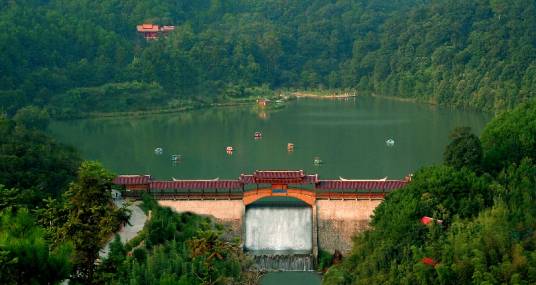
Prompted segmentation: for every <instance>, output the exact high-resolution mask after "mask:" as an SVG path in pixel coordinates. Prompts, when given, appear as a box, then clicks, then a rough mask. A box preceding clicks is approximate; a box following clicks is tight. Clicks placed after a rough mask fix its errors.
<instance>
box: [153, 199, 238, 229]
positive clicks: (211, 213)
mask: <svg viewBox="0 0 536 285" xmlns="http://www.w3.org/2000/svg"><path fill="white" fill-rule="evenodd" d="M158 204H160V206H163V207H170V208H171V209H172V210H174V211H175V212H178V213H183V212H192V213H195V214H198V215H203V216H208V217H210V218H212V219H214V220H215V221H216V222H218V223H221V224H224V225H226V226H228V227H229V228H230V229H231V232H230V233H228V235H226V236H228V237H240V236H241V235H242V219H243V217H244V212H245V207H244V203H243V202H242V200H180V201H173V200H160V201H158Z"/></svg>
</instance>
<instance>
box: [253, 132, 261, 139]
mask: <svg viewBox="0 0 536 285" xmlns="http://www.w3.org/2000/svg"><path fill="white" fill-rule="evenodd" d="M255 139H256V140H260V139H262V133H261V132H255Z"/></svg>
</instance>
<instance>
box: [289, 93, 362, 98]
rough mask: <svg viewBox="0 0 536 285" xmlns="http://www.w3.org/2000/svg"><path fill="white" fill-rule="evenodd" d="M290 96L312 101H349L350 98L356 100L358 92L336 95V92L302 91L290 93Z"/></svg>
mask: <svg viewBox="0 0 536 285" xmlns="http://www.w3.org/2000/svg"><path fill="white" fill-rule="evenodd" d="M290 96H293V97H296V98H312V99H349V98H355V97H357V92H355V91H353V92H344V93H341V94H339V93H336V92H330V91H327V92H302V91H296V92H292V93H290Z"/></svg>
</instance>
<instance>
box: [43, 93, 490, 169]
mask: <svg viewBox="0 0 536 285" xmlns="http://www.w3.org/2000/svg"><path fill="white" fill-rule="evenodd" d="M252 109H254V108H251V107H241V108H236V107H233V108H214V109H207V110H198V111H193V112H186V113H180V114H168V115H153V116H148V117H143V118H113V119H90V120H78V121H64V122H54V123H53V124H52V125H51V129H52V132H53V133H54V134H55V135H56V136H57V137H58V138H59V139H60V140H61V141H63V142H66V143H70V144H72V145H74V146H76V147H77V148H78V149H80V150H81V152H82V154H83V155H84V157H85V158H87V159H96V160H100V161H102V162H103V163H104V165H105V166H106V167H108V168H110V169H112V170H113V171H115V172H116V173H123V174H127V173H132V174H134V173H140V174H146V173H148V174H152V175H153V176H155V177H157V178H163V179H170V178H171V177H176V178H189V179H195V178H213V177H220V178H222V179H224V178H237V177H238V176H239V175H240V173H250V172H252V171H254V170H256V169H303V170H305V171H306V172H310V173H319V174H320V177H321V178H324V179H326V178H338V177H339V176H342V177H345V178H383V177H385V176H389V177H390V178H393V179H395V178H402V177H404V176H405V175H407V174H408V173H410V172H414V171H415V170H416V169H418V168H420V167H422V166H424V165H429V164H433V163H438V162H440V161H441V157H442V153H443V149H444V147H445V145H446V144H447V142H448V133H449V131H450V130H451V129H453V128H454V127H458V126H465V125H468V126H471V127H472V128H473V129H474V130H476V131H477V133H479V132H480V131H481V129H482V127H483V126H484V124H485V123H486V121H487V120H488V119H489V117H488V116H486V115H484V114H480V113H473V112H463V111H453V110H444V109H438V108H435V107H431V106H427V105H419V104H412V103H406V102H397V101H390V100H382V99H374V98H357V99H356V100H355V101H324V100H322V101H314V100H299V101H295V102H291V103H290V104H289V106H287V107H286V108H284V109H282V110H278V111H277V112H271V113H269V115H268V114H265V115H263V116H261V117H259V114H258V113H257V112H252ZM257 131H260V132H262V135H263V136H262V139H261V140H255V139H254V133H255V132H257ZM388 138H392V139H393V140H395V141H396V144H395V145H394V147H386V144H385V141H386V139H388ZM288 143H293V144H294V149H293V151H292V152H289V151H288ZM227 146H232V147H233V155H227V153H226V147H227ZM158 147H160V148H162V150H163V153H162V155H155V153H154V150H155V148H158ZM173 154H175V155H181V161H180V162H181V163H173V161H172V160H171V155H173ZM315 157H319V158H320V159H321V160H322V161H323V162H324V163H323V164H321V165H316V166H315V165H314V164H313V159H314V158H315Z"/></svg>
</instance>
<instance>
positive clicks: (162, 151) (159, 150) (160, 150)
mask: <svg viewBox="0 0 536 285" xmlns="http://www.w3.org/2000/svg"><path fill="white" fill-rule="evenodd" d="M162 153H164V150H163V149H162V148H161V147H157V148H155V149H154V154H156V155H161V154H162Z"/></svg>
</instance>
